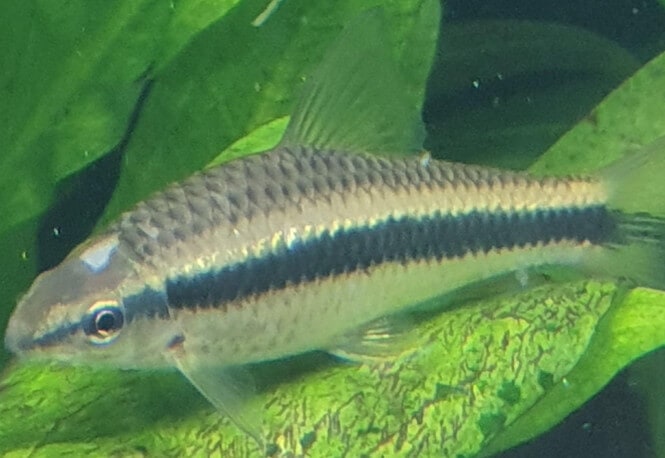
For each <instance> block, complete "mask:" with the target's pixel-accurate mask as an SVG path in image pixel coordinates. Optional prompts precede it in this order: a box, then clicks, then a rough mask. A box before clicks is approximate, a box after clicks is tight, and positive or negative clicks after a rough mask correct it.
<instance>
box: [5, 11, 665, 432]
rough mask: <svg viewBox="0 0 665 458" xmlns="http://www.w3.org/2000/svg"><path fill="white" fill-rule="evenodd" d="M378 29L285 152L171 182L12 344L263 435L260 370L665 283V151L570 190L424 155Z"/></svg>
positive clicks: (14, 327) (346, 62) (48, 288)
mask: <svg viewBox="0 0 665 458" xmlns="http://www.w3.org/2000/svg"><path fill="white" fill-rule="evenodd" d="M379 29H380V27H379V22H378V21H377V20H374V16H364V17H363V21H362V23H361V24H358V23H357V22H356V23H355V26H354V24H352V25H351V26H350V27H348V28H347V29H345V31H344V32H343V33H342V36H341V38H340V39H339V40H338V41H337V42H336V44H335V45H333V46H332V48H331V49H330V50H329V52H328V53H327V55H326V56H325V57H324V59H323V61H322V63H321V64H320V66H319V67H318V69H317V71H315V72H314V74H313V75H312V77H311V78H310V79H308V80H307V81H306V83H305V84H304V86H303V92H302V93H301V97H300V99H299V101H298V103H296V107H295V110H294V112H293V115H292V116H291V120H290V124H289V125H288V127H287V130H286V132H285V134H284V136H283V138H282V141H281V142H280V143H279V144H278V145H277V146H276V147H275V148H274V149H271V150H269V151H266V152H263V153H261V154H256V155H251V156H247V157H244V158H241V159H236V160H233V161H230V162H227V163H225V164H222V165H218V166H215V167H212V168H209V169H207V170H204V171H201V172H199V173H196V174H194V175H193V176H191V177H190V178H188V179H185V180H184V181H182V182H180V183H177V184H173V185H171V186H170V187H168V188H167V189H165V190H164V191H162V192H159V193H157V194H155V195H153V196H152V197H150V198H149V199H147V200H145V201H143V202H140V203H138V204H137V205H136V206H135V207H134V208H133V209H131V210H129V211H128V212H126V213H124V214H123V215H122V216H120V217H119V219H118V220H117V221H115V222H114V223H113V224H111V225H110V226H109V227H108V228H107V229H106V230H105V231H104V232H102V233H100V234H98V235H96V236H94V237H93V238H91V239H90V240H88V241H87V242H86V243H84V244H83V245H82V246H80V247H79V248H77V249H76V250H74V251H73V252H72V253H71V254H70V255H69V256H68V257H67V258H66V259H65V260H64V261H63V262H62V263H61V264H60V265H58V266H57V267H55V268H54V269H52V270H50V271H47V272H44V273H42V274H41V275H39V277H38V278H37V279H36V280H35V282H34V284H33V285H32V287H31V288H30V290H29V291H28V292H27V293H26V294H25V295H24V297H23V298H22V299H21V300H20V302H19V304H18V306H17V308H16V310H15V311H14V313H13V315H12V317H11V319H10V322H9V325H8V328H7V332H6V336H5V344H6V346H7V348H9V349H10V350H11V351H12V352H15V353H16V354H18V355H19V356H26V357H30V356H34V357H41V358H46V359H53V360H60V361H66V362H71V363H84V364H95V363H102V364H107V365H108V364H110V365H113V366H115V367H119V368H134V369H153V368H166V367H170V368H177V369H178V370H180V371H181V372H182V373H183V374H184V375H185V376H186V377H187V378H188V379H189V380H190V381H191V382H192V383H193V384H194V385H195V386H196V387H197V388H198V389H199V390H200V391H201V393H202V394H203V395H205V396H206V397H207V398H208V399H209V400H210V401H212V403H214V404H215V405H216V406H217V407H218V408H220V409H222V410H223V411H225V413H227V414H228V415H229V416H230V417H231V418H232V419H233V420H234V421H235V422H236V423H237V424H238V425H239V426H240V427H241V428H243V429H244V430H245V431H246V432H248V433H250V434H251V435H252V436H253V437H255V438H258V440H260V438H261V437H262V434H261V432H260V431H259V430H258V428H257V426H256V425H255V424H254V422H253V421H252V420H251V419H249V418H248V417H247V410H246V409H244V408H243V406H242V403H240V402H239V401H238V399H239V398H238V396H240V394H241V393H240V391H242V387H241V386H240V385H242V383H240V382H239V380H238V379H236V378H235V374H237V373H238V371H237V370H238V368H240V369H241V368H242V367H243V365H247V364H249V363H258V362H262V361H269V360H276V359H279V358H283V357H288V356H291V355H297V354H301V353H304V352H309V351H313V350H323V351H329V352H331V353H333V354H337V355H345V356H347V357H349V358H353V357H354V355H355V356H358V357H359V358H362V356H363V354H365V355H367V354H372V353H376V352H380V351H381V350H380V349H379V350H377V349H376V348H374V347H376V346H377V345H380V344H381V342H379V343H376V342H374V343H373V339H374V340H376V336H377V335H384V336H386V338H387V339H389V337H390V332H391V326H390V317H391V316H396V315H397V314H399V313H403V312H404V311H405V310H409V309H412V308H414V307H416V306H417V305H418V304H422V303H425V302H427V301H431V300H433V299H436V298H438V297H440V296H443V295H446V294H449V293H452V292H454V291H455V290H458V289H460V288H461V287H466V286H468V285H470V284H474V283H476V282H481V281H483V280H488V279H491V278H495V277H498V276H502V275H510V274H511V273H515V272H518V273H519V272H525V271H527V272H528V270H529V269H533V268H539V267H545V266H551V265H555V266H557V265H566V266H571V267H573V268H576V269H581V270H583V271H585V272H589V273H591V274H594V275H610V276H613V277H628V278H630V279H632V280H633V281H634V282H636V283H639V284H643V285H649V286H655V287H661V288H662V287H663V285H664V284H665V281H664V280H665V274H664V271H665V268H663V265H662V261H663V259H665V257H664V256H663V235H665V225H664V224H663V221H664V220H663V219H662V218H663V216H664V214H665V204H663V195H664V191H665V189H664V186H663V184H662V183H663V182H664V181H665V180H663V178H662V177H663V176H665V154H663V144H662V142H660V143H659V142H656V144H655V146H654V147H650V148H647V149H645V150H643V151H641V152H638V153H636V154H632V155H629V156H628V157H627V158H624V159H621V160H620V161H619V162H618V163H615V164H614V165H611V166H609V167H607V168H605V169H603V170H601V171H599V172H598V173H597V174H595V175H590V176H587V177H569V178H555V177H535V176H531V175H529V174H528V173H524V172H514V171H502V170H496V169H491V168H485V167H480V166H473V165H463V164H457V163H451V162H445V161H440V160H435V159H430V158H429V157H428V156H427V155H426V154H424V153H421V154H417V152H418V151H420V148H422V132H423V128H422V126H421V123H420V113H419V108H418V107H417V106H416V107H412V106H411V104H410V99H409V98H408V97H407V96H406V95H405V94H404V93H405V92H406V91H404V90H403V89H402V87H401V86H400V84H401V82H400V80H399V71H398V69H397V66H396V64H395V63H394V62H392V61H391V59H390V55H389V52H388V51H387V50H386V49H384V47H383V46H382V44H381V39H380V38H377V36H379V35H380V34H379ZM395 153H398V154H395ZM399 153H401V155H399ZM409 153H416V154H409ZM659 183H660V184H659ZM379 340H381V339H379Z"/></svg>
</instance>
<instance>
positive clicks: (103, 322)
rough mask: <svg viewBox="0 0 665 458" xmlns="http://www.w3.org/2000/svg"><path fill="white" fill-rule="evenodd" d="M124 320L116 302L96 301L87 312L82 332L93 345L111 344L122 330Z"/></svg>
mask: <svg viewBox="0 0 665 458" xmlns="http://www.w3.org/2000/svg"><path fill="white" fill-rule="evenodd" d="M124 323H125V318H124V315H123V312H122V309H121V308H120V306H119V305H118V302H117V301H109V300H104V301H98V302H95V303H94V304H93V305H92V306H91V307H90V309H89V310H88V316H87V319H86V320H85V322H84V323H83V331H84V332H85V334H86V335H87V336H88V338H89V339H90V341H91V342H92V343H95V344H106V343H109V342H111V341H112V340H113V339H114V338H115V337H117V335H118V333H119V332H120V330H121V329H122V326H123V324H124Z"/></svg>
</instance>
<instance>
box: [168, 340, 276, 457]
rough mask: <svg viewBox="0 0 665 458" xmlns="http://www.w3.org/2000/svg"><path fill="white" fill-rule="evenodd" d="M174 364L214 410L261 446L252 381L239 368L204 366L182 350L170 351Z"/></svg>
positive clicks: (258, 416)
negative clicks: (227, 418) (222, 414)
mask: <svg viewBox="0 0 665 458" xmlns="http://www.w3.org/2000/svg"><path fill="white" fill-rule="evenodd" d="M171 356H172V357H173V359H174V361H175V364H176V366H177V367H178V369H179V370H180V372H182V374H183V375H184V376H185V377H187V379H188V380H189V381H190V382H191V383H192V385H194V386H195V387H196V389H197V390H199V391H200V392H201V394H202V395H203V396H205V397H206V399H208V401H210V402H211V403H212V404H213V405H214V406H215V407H216V408H217V409H218V410H220V411H221V412H222V413H224V414H225V415H226V416H227V417H229V419H231V421H232V422H233V423H235V424H236V425H237V426H238V427H239V428H240V429H242V430H243V431H244V432H245V433H247V434H248V435H249V436H251V437H252V439H254V440H255V441H256V442H257V444H258V445H259V447H261V448H263V447H264V440H263V433H262V431H261V412H260V409H259V408H258V407H257V406H256V405H255V403H254V402H253V401H254V399H253V395H254V394H255V392H256V390H255V385H254V380H253V379H252V376H251V374H250V373H249V372H248V371H247V370H246V369H245V368H243V367H237V366H232V367H222V368H217V367H214V368H211V367H204V366H202V365H199V364H197V363H196V361H195V360H194V358H191V357H188V356H187V353H186V352H185V351H184V349H179V350H178V351H175V352H173V353H172V354H171Z"/></svg>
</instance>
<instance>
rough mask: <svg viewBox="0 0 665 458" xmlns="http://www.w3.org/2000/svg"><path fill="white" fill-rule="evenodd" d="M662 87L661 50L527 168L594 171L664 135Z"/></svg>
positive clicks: (664, 84)
mask: <svg viewBox="0 0 665 458" xmlns="http://www.w3.org/2000/svg"><path fill="white" fill-rule="evenodd" d="M664 92H665V53H663V54H660V55H659V56H657V57H655V58H654V59H652V60H651V61H650V62H649V63H647V64H646V65H645V66H644V67H642V68H641V69H640V70H639V71H638V72H637V73H635V75H633V76H632V77H631V78H629V79H628V80H627V81H625V82H624V83H623V84H622V85H621V86H619V87H618V88H617V89H616V90H614V91H613V92H612V93H611V94H610V95H608V96H607V97H606V98H605V99H604V100H603V101H602V102H601V103H600V104H599V105H598V106H597V107H595V108H594V109H593V110H592V111H591V112H590V113H589V114H588V115H587V116H586V117H585V118H584V119H583V120H582V121H581V122H580V123H579V124H577V125H576V126H575V127H574V128H573V129H571V130H570V131H569V132H568V133H566V134H565V135H564V136H563V137H561V138H560V139H559V141H557V142H556V143H555V144H554V146H552V148H550V149H549V150H548V151H547V152H546V153H545V154H544V155H543V156H542V157H541V158H540V159H539V160H538V162H537V163H536V164H534V166H533V167H532V168H531V170H532V171H534V172H537V173H540V174H545V173H554V174H565V173H583V172H591V171H595V170H598V169H599V168H600V167H602V166H603V165H607V164H609V163H611V162H613V161H614V160H616V159H618V158H619V157H621V156H622V155H624V154H626V153H628V152H631V151H635V150H637V149H639V148H640V147H642V146H644V145H647V144H649V143H651V142H652V141H653V140H655V139H656V138H658V137H661V136H663V135H665V123H664V122H663V119H665V97H663V95H662V94H663V93H664Z"/></svg>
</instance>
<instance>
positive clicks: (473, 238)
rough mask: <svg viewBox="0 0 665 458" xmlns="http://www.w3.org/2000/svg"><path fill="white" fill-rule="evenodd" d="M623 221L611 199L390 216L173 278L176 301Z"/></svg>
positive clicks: (215, 297) (553, 237)
mask: <svg viewBox="0 0 665 458" xmlns="http://www.w3.org/2000/svg"><path fill="white" fill-rule="evenodd" d="M615 228H616V222H615V218H614V216H613V214H611V213H610V212H609V211H608V210H607V209H606V208H605V207H604V206H592V207H584V208H567V209H546V210H538V211H533V212H519V213H518V212H512V213H507V212H495V213H483V212H471V213H468V214H465V215H460V216H451V215H442V214H434V215H432V216H429V217H424V218H412V217H405V218H401V219H389V220H386V221H384V222H382V223H379V224H376V225H375V226H366V227H358V228H353V229H347V230H339V231H337V232H336V233H334V234H333V233H323V234H321V235H320V236H319V237H317V238H316V239H312V240H305V241H302V242H300V243H296V244H293V245H292V246H290V247H289V248H286V247H282V248H280V249H278V251H275V252H273V253H270V254H267V255H265V256H263V257H260V258H252V259H248V260H246V261H243V262H239V263H236V264H233V265H229V266H226V267H224V268H222V269H219V270H215V271H209V272H201V273H199V274H196V275H194V276H191V275H190V276H179V277H175V278H170V279H168V280H167V281H166V294H167V297H168V303H169V306H170V307H174V308H212V307H222V308H224V306H225V304H227V303H229V302H231V301H235V300H239V299H242V298H246V297H249V296H253V295H258V294H261V293H265V292H267V291H270V290H274V289H281V288H284V287H286V286H287V285H290V284H299V283H305V282H311V281H314V280H316V279H318V278H324V277H329V276H335V275H339V274H342V273H345V272H354V271H358V270H363V269H367V268H369V267H372V266H374V265H377V264H381V263H384V262H406V261H412V260H421V259H438V260H441V259H443V258H450V259H453V258H459V257H462V256H465V255H467V254H470V253H478V252H488V251H490V250H491V249H501V248H518V247H524V246H526V245H530V244H536V243H538V242H543V243H550V242H558V241H562V240H570V241H575V242H580V243H581V242H584V241H589V242H591V243H594V244H600V243H605V242H609V241H613V239H614V238H615Z"/></svg>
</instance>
